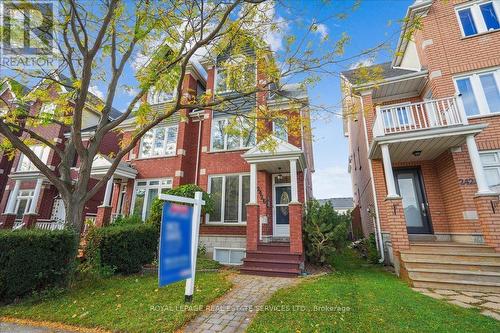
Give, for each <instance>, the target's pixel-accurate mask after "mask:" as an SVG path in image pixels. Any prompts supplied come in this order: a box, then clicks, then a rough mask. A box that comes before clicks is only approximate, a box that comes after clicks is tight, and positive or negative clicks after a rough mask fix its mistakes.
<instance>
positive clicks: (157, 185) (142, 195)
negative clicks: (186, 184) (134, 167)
mask: <svg viewBox="0 0 500 333" xmlns="http://www.w3.org/2000/svg"><path fill="white" fill-rule="evenodd" d="M171 188H172V178H164V179H150V180H146V179H142V180H136V182H135V187H134V196H133V199H132V205H131V207H132V212H131V215H137V216H139V217H141V218H142V220H143V221H145V220H146V219H147V218H148V217H149V212H150V211H151V206H152V204H153V200H154V199H156V198H158V196H159V195H160V193H165V192H166V191H167V190H169V189H171Z"/></svg>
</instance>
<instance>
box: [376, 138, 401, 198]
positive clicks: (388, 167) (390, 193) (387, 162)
mask: <svg viewBox="0 0 500 333" xmlns="http://www.w3.org/2000/svg"><path fill="white" fill-rule="evenodd" d="M380 148H381V149H382V161H383V163H384V173H385V182H386V186H387V197H388V198H399V195H398V193H397V192H396V183H395V182H394V174H393V173H392V162H391V155H390V153H389V145H387V144H383V145H380Z"/></svg>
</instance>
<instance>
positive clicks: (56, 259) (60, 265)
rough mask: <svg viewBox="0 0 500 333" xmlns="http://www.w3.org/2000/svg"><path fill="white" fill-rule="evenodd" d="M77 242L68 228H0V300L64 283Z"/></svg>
mask: <svg viewBox="0 0 500 333" xmlns="http://www.w3.org/2000/svg"><path fill="white" fill-rule="evenodd" d="M77 244H78V239H77V236H76V234H75V233H73V232H72V231H69V230H54V231H47V230H36V229H33V230H30V229H21V230H16V231H11V230H3V231H0V301H2V302H6V301H11V300H13V299H15V298H16V297H20V296H23V295H26V294H29V293H31V292H33V291H40V290H43V289H47V288H50V287H60V286H64V285H65V284H66V282H67V281H68V278H69V277H70V275H71V272H72V271H73V268H74V265H73V264H74V262H75V261H74V260H75V255H76V249H77Z"/></svg>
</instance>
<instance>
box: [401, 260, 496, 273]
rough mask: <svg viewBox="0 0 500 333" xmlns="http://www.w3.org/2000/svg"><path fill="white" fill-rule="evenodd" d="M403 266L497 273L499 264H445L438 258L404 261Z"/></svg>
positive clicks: (407, 267)
mask: <svg viewBox="0 0 500 333" xmlns="http://www.w3.org/2000/svg"><path fill="white" fill-rule="evenodd" d="M405 267H406V269H407V270H412V269H418V268H424V269H433V268H440V269H446V270H462V271H464V270H467V271H476V272H497V273H500V265H497V266H494V265H487V264H482V263H480V262H477V263H469V264H468V263H463V262H457V263H453V264H446V263H442V262H441V261H439V260H437V261H433V260H429V261H426V262H411V261H406V262H405Z"/></svg>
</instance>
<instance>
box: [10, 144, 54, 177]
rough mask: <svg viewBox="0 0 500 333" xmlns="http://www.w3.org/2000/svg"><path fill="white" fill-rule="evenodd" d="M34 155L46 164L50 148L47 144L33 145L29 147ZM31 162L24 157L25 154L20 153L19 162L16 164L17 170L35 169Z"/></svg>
mask: <svg viewBox="0 0 500 333" xmlns="http://www.w3.org/2000/svg"><path fill="white" fill-rule="evenodd" d="M30 148H31V150H32V151H33V152H34V153H35V155H36V156H37V157H38V158H39V159H40V160H41V161H42V162H43V163H44V164H47V162H48V160H49V153H50V148H49V147H48V146H42V145H34V146H31V147H30ZM37 170H38V169H37V168H36V167H35V165H34V164H33V162H31V160H30V159H29V158H28V157H26V155H24V154H21V157H20V158H19V163H18V164H17V171H37Z"/></svg>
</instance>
